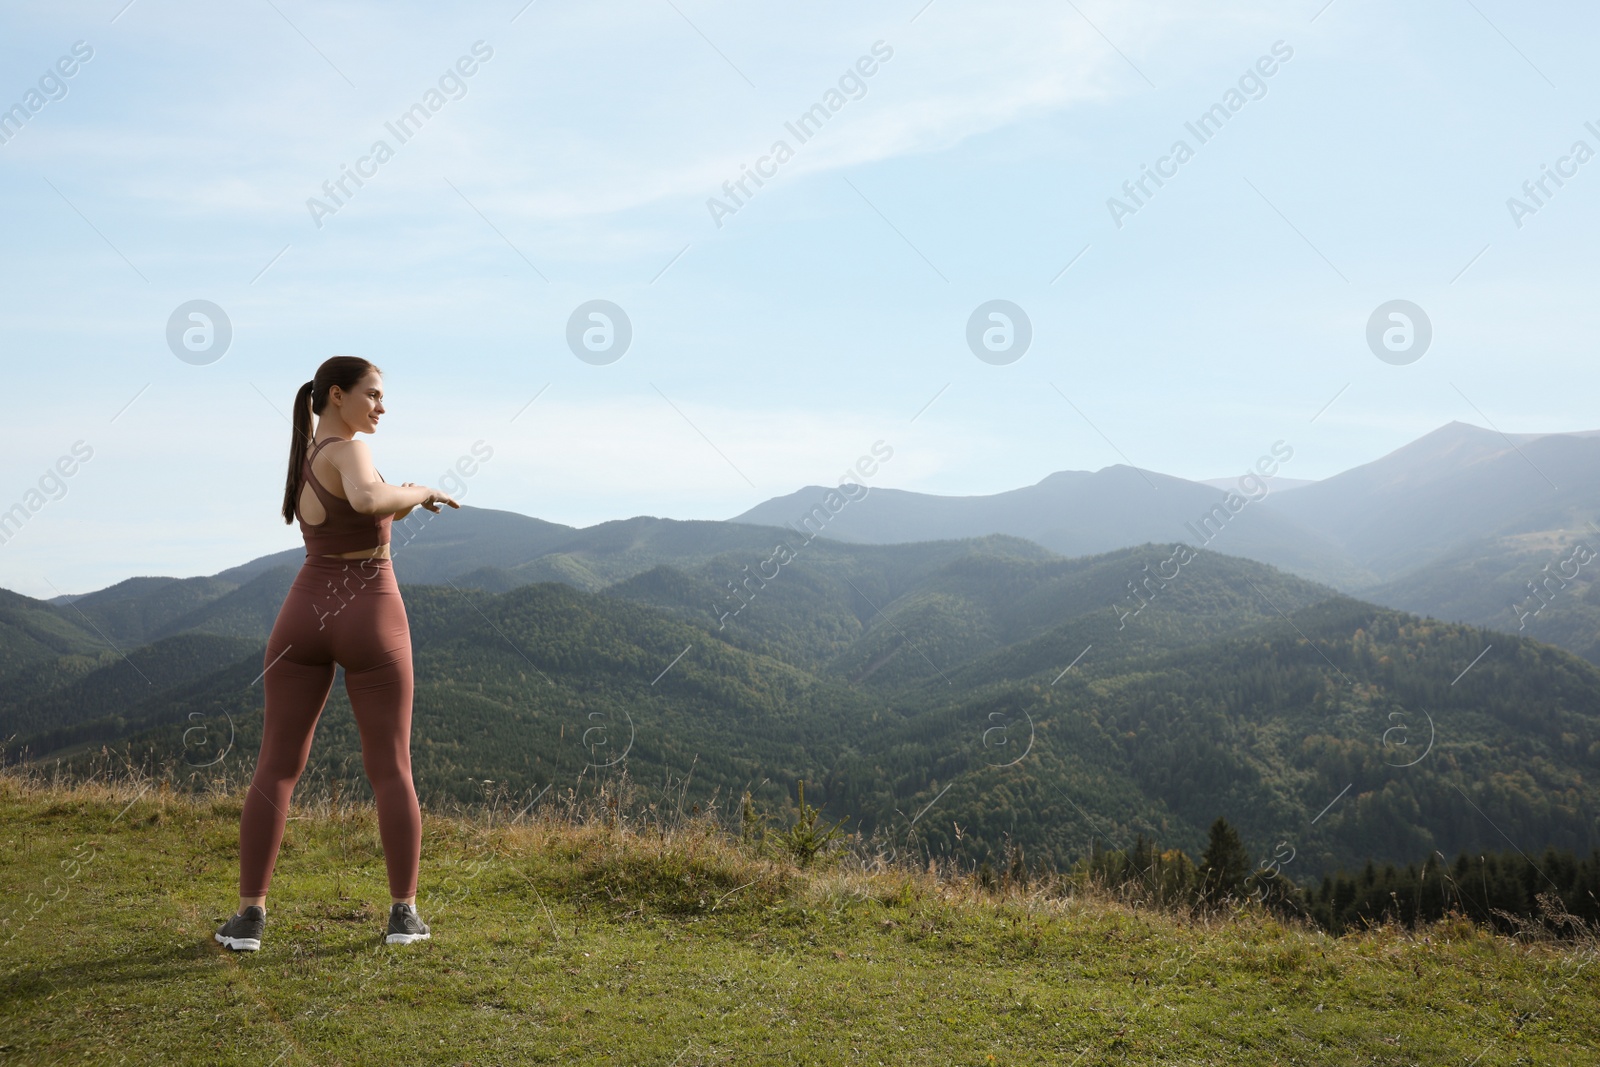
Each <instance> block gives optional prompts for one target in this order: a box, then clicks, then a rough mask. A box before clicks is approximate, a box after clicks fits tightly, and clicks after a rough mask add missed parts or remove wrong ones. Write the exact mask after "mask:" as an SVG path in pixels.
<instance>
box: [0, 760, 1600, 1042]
mask: <svg viewBox="0 0 1600 1067" xmlns="http://www.w3.org/2000/svg"><path fill="white" fill-rule="evenodd" d="M241 799H242V798H241V795H240V794H239V793H238V791H237V790H226V791H225V790H216V791H213V792H211V793H208V794H201V795H187V794H180V793H175V792H172V791H170V790H169V789H167V788H166V787H164V786H163V785H161V784H160V783H159V782H156V781H153V780H148V779H146V780H143V781H140V780H127V779H124V780H116V781H106V780H98V781H91V782H87V783H84V782H78V783H76V784H72V783H68V782H65V781H60V780H58V781H49V780H45V779H44V778H42V777H39V776H37V775H33V774H30V773H24V772H17V771H13V772H8V773H7V774H5V775H4V776H0V842H3V843H4V852H3V855H4V856H5V862H4V863H3V864H0V902H3V903H0V923H3V925H0V1063H3V1064H56V1063H63V1064H65V1063H74V1064H77V1063H98V1064H146V1063H163V1064H165V1063H204V1064H247V1065H252V1067H265V1065H268V1064H292V1063H318V1064H360V1063H382V1064H390V1065H395V1067H399V1065H407V1064H473V1065H487V1064H526V1063H575V1062H581V1063H594V1064H629V1065H635V1064H662V1065H669V1064H670V1065H676V1067H688V1065H691V1064H740V1063H782V1064H888V1065H900V1064H934V1063H937V1064H973V1065H991V1064H1035V1063H1037V1064H1047V1063H1048V1064H1078V1063H1083V1064H1091V1063H1094V1064H1099V1063H1114V1064H1155V1063H1162V1064H1230V1065H1233V1064H1245V1065H1253V1064H1350V1063H1362V1064H1396V1065H1399V1064H1447V1063H1448V1064H1475V1065H1478V1067H1495V1065H1509V1064H1592V1063H1595V1062H1596V1061H1597V1053H1596V1051H1595V1050H1596V1048H1597V1047H1600V1022H1597V1020H1596V1017H1595V1013H1594V1011H1593V1005H1594V1004H1595V1002H1596V997H1597V995H1600V967H1596V966H1595V965H1594V962H1595V958H1596V954H1597V942H1596V940H1595V937H1594V934H1593V932H1592V931H1584V932H1582V933H1581V934H1580V935H1579V936H1577V937H1575V938H1574V937H1569V938H1567V939H1565V940H1561V941H1553V940H1550V939H1549V938H1548V937H1546V936H1545V935H1543V934H1540V933H1539V932H1538V929H1537V928H1536V927H1532V926H1529V927H1528V928H1526V929H1525V930H1524V931H1523V933H1522V934H1521V935H1520V936H1506V935H1503V934H1497V933H1493V932H1489V931H1487V930H1485V929H1482V928H1479V927H1475V926H1473V925H1472V924H1471V923H1469V922H1466V921H1464V920H1461V919H1459V918H1454V919H1450V920H1446V921H1443V922H1439V923H1434V924H1431V925H1425V926H1419V927H1417V928H1414V929H1404V928H1399V927H1394V926H1383V927H1377V928H1371V929H1366V930H1362V931H1359V932H1355V933H1349V934H1346V935H1344V936H1339V937H1334V936H1330V935H1328V934H1326V933H1323V932H1320V931H1317V930H1315V929H1313V928H1311V927H1310V926H1306V925H1300V924H1297V923H1295V922H1292V921H1284V920H1282V919H1279V918H1275V917H1273V916H1271V915H1269V914H1267V913H1264V912H1262V911H1260V910H1258V909H1255V908H1254V907H1252V906H1248V905H1244V906H1227V907H1224V908H1222V909H1220V910H1216V911H1213V912H1211V913H1201V912H1197V911H1194V910H1192V909H1157V908H1154V907H1149V906H1143V905H1139V904H1136V903H1133V902H1130V900H1129V899H1127V898H1119V897H1118V896H1117V895H1116V894H1113V893H1111V892H1110V891H1108V890H1106V889H1103V888H1097V887H1095V886H1093V885H1083V884H1075V883H1072V882H1069V881H1066V880H1064V879H1063V878H1061V877H1057V876H1047V877H1043V878H1039V877H1035V878H1032V879H1029V880H1028V881H1026V882H1021V881H1012V880H1010V879H1008V878H1005V877H1002V878H1000V879H999V880H998V881H995V882H993V884H992V885H991V886H990V887H988V888H985V887H984V886H982V885H980V884H979V882H978V880H977V879H975V878H974V877H972V876H971V875H970V874H967V873H963V872H961V871H958V870H955V869H953V868H950V867H941V866H940V865H938V864H933V865H930V866H929V867H927V868H922V867H919V866H905V865H903V864H900V863H896V862H893V861H891V860H890V859H889V858H888V857H887V856H886V855H885V854H884V853H883V852H882V851H881V850H878V851H875V852H869V851H868V850H866V849H865V848H863V847H862V846H861V845H860V844H859V843H858V842H857V843H852V842H848V841H846V842H843V843H842V845H843V847H840V848H838V849H836V850H833V851H827V852H824V853H823V854H822V855H821V856H819V858H817V859H816V860H815V861H814V862H812V863H810V864H808V865H806V866H803V867H802V866H799V865H797V864H796V862H795V861H794V855H793V853H792V852H790V851H788V850H786V849H784V848H782V847H778V846H777V845H776V844H775V838H773V837H771V836H769V837H767V838H765V839H762V838H758V837H756V836H755V835H749V836H741V834H740V833H739V832H738V831H736V830H735V829H732V828H731V827H732V825H733V824H732V823H731V822H730V821H729V820H728V819H727V818H726V816H725V814H724V813H721V812H718V811H715V810H706V809H700V810H696V807H697V806H696V805H692V804H691V805H685V806H683V807H680V808H674V807H672V806H671V805H659V804H643V805H635V804H633V803H632V802H631V799H630V798H629V797H628V796H626V795H625V794H624V793H619V792H614V791H610V790H602V791H600V792H598V793H596V794H594V795H592V796H588V797H580V796H578V795H577V794H574V793H572V792H569V793H568V794H567V796H565V797H559V796H552V797H548V798H546V800H545V801H544V802H543V803H542V804H541V805H539V806H536V807H535V808H533V809H531V810H527V811H517V810H514V809H512V808H509V807H505V806H502V805H498V804H495V803H488V804H483V805H478V806H475V807H471V808H468V807H465V806H463V807H460V808H458V809H456V810H451V811H430V812H427V813H425V816H424V838H423V858H422V891H421V894H420V896H419V900H418V908H419V911H420V912H421V914H422V915H423V917H424V918H426V919H427V920H428V921H429V922H430V924H431V925H432V927H433V929H434V937H433V939H432V940H431V941H428V942H422V943H419V944H417V945H412V946H407V947H406V948H403V949H401V948H388V947H385V946H383V945H382V943H381V931H382V924H383V919H384V913H385V910H386V905H387V896H386V893H385V892H384V888H383V863H382V856H381V853H380V851H379V848H378V843H377V841H378V839H377V827H376V822H375V818H374V816H373V813H372V811H371V809H370V808H369V807H368V806H367V805H365V804H363V803H360V802H355V803H352V802H351V801H350V800H349V799H348V798H340V797H338V796H337V795H329V794H327V793H326V792H324V793H321V794H320V795H319V794H318V793H317V791H316V790H314V789H306V790H305V791H304V792H303V793H302V795H301V798H300V801H299V802H298V803H297V804H296V807H295V809H294V810H293V811H292V812H291V819H290V822H289V830H288V834H287V836H286V838H285V842H284V846H283V851H282V854H281V856H280V859H279V863H278V869H277V875H276V878H275V881H274V884H273V892H272V896H271V898H270V900H269V902H268V919H267V930H266V934H265V938H264V942H263V948H262V950H261V951H260V952H259V953H254V954H248V953H247V954H241V955H232V954H229V953H227V952H226V951H225V950H223V949H221V948H220V947H219V946H218V945H217V944H215V943H214V942H213V941H212V938H211V933H212V930H213V929H214V927H215V925H216V924H217V923H219V922H220V921H221V919H222V918H224V917H225V916H226V915H227V914H228V913H229V912H230V911H231V909H232V907H233V905H234V903H235V899H234V894H235V892H236V876H237V866H236V864H237V844H238V836H237V835H238V815H239V808H240V802H241Z"/></svg>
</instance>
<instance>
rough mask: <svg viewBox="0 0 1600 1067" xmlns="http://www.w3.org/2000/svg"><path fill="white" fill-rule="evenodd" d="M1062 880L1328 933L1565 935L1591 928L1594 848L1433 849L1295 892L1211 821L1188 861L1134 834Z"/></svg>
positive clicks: (1597, 910)
mask: <svg viewBox="0 0 1600 1067" xmlns="http://www.w3.org/2000/svg"><path fill="white" fill-rule="evenodd" d="M1072 874H1073V877H1074V879H1075V880H1077V881H1079V882H1080V883H1090V882H1092V883H1097V884H1100V885H1105V886H1108V887H1111V888H1115V889H1118V890H1121V891H1123V892H1125V893H1127V894H1128V895H1130V896H1131V897H1132V898H1134V899H1137V900H1141V901H1145V902H1148V903H1152V904H1156V905H1160V906H1175V905H1188V906H1196V907H1221V906H1226V905H1229V904H1236V903H1243V902H1246V901H1255V902H1256V903H1259V904H1261V905H1263V906H1265V907H1268V908H1270V909H1272V910H1274V911H1277V912H1280V913H1282V914H1286V915H1298V916H1301V917H1304V918H1309V919H1310V920H1312V921H1313V922H1315V923H1316V924H1317V925H1318V926H1321V927H1322V928H1323V929H1325V930H1328V931H1330V932H1332V933H1343V932H1345V931H1347V930H1352V929H1360V928H1363V927H1366V926H1372V925H1377V924H1380V923H1387V922H1396V923H1400V924H1401V925H1404V926H1414V925H1416V924H1418V923H1428V922H1433V921H1436V920H1439V919H1444V918H1447V917H1449V916H1452V915H1458V916H1462V917H1464V918H1467V919H1470V920H1471V921H1473V922H1476V923H1479V924H1481V925H1485V926H1492V927H1494V928H1495V929H1497V930H1499V931H1501V932H1503V933H1516V932H1519V931H1521V930H1524V929H1526V928H1528V927H1529V926H1530V925H1536V926H1542V927H1544V928H1545V929H1547V930H1549V931H1550V932H1552V933H1556V934H1560V933H1563V932H1566V933H1572V932H1575V931H1574V930H1570V929H1566V928H1567V927H1570V926H1572V924H1573V923H1574V921H1576V922H1580V923H1585V924H1593V925H1600V849H1594V850H1592V851H1591V852H1590V853H1589V856H1588V857H1587V858H1586V859H1580V858H1578V856H1577V855H1576V854H1574V853H1573V852H1571V851H1567V850H1561V849H1556V848H1548V849H1546V850H1545V851H1544V853H1543V854H1542V855H1541V856H1540V857H1539V858H1538V859H1537V860H1534V859H1533V858H1531V857H1529V856H1527V855H1525V854H1524V853H1522V852H1520V851H1517V850H1515V849H1512V850H1508V851H1504V852H1500V853H1480V854H1469V853H1465V852H1463V853H1461V854H1460V855H1458V856H1457V857H1456V858H1455V860H1454V862H1451V861H1450V860H1448V859H1446V858H1445V857H1444V855H1443V854H1441V853H1439V852H1434V853H1433V854H1431V855H1430V856H1428V857H1427V858H1426V859H1424V860H1423V861H1422V862H1420V863H1409V864H1407V865H1406V866H1405V867H1403V868H1401V867H1397V866H1396V865H1395V864H1392V863H1387V864H1384V865H1382V866H1381V867H1380V866H1379V865H1377V864H1376V863H1374V862H1373V861H1371V860H1368V861H1367V863H1366V866H1365V867H1364V868H1363V869H1362V870H1361V871H1359V872H1357V873H1354V874H1351V873H1348V872H1345V871H1343V870H1341V871H1340V872H1339V873H1337V874H1333V875H1329V876H1327V877H1324V878H1323V879H1322V882H1321V884H1320V885H1309V886H1300V885H1296V884H1295V883H1294V882H1293V881H1292V880H1291V879H1290V878H1289V877H1288V876H1286V875H1285V874H1284V873H1283V872H1282V871H1281V870H1280V869H1279V866H1278V864H1277V863H1275V862H1273V861H1272V860H1271V859H1266V860H1263V861H1261V862H1254V861H1252V859H1251V856H1250V853H1249V851H1248V850H1247V849H1246V848H1245V845H1244V842H1243V840H1242V839H1241V838H1240V837H1239V834H1238V832H1237V831H1236V830H1235V829H1234V828H1233V827H1232V826H1230V825H1229V824H1228V821H1227V820H1226V819H1221V818H1219V819H1217V820H1216V822H1214V823H1212V824H1211V830H1210V835H1209V838H1208V840H1207V843H1206V848H1205V851H1204V852H1203V853H1201V855H1200V858H1199V859H1198V860H1193V859H1191V858H1190V857H1189V856H1188V855H1187V854H1186V853H1184V852H1183V851H1182V850H1181V849H1161V848H1158V847H1157V846H1156V845H1155V844H1154V843H1153V842H1151V841H1149V840H1147V839H1146V838H1145V837H1144V835H1142V834H1141V835H1139V837H1138V839H1137V840H1136V841H1135V843H1134V846H1133V848H1131V849H1106V848H1103V847H1100V846H1099V845H1098V844H1096V845H1093V846H1091V848H1090V852H1089V854H1088V855H1087V856H1085V857H1083V858H1082V859H1080V860H1079V861H1078V862H1077V863H1076V864H1075V865H1074V867H1073V871H1072Z"/></svg>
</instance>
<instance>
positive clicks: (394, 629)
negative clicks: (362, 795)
mask: <svg viewBox="0 0 1600 1067" xmlns="http://www.w3.org/2000/svg"><path fill="white" fill-rule="evenodd" d="M351 606H352V608H355V609H358V611H359V617H360V620H361V624H360V625H359V626H352V627H350V628H348V629H341V632H340V635H339V636H340V642H339V651H340V653H341V655H340V662H341V663H343V664H344V665H345V668H344V686H345V691H346V692H347V693H349V694H350V710H351V711H352V712H353V713H354V715H355V720H356V726H357V728H358V729H359V730H360V731H361V762H362V765H363V766H364V767H365V769H366V772H367V780H368V781H369V782H371V783H372V797H373V801H374V802H375V804H376V806H377V809H378V836H379V837H380V838H381V839H382V841H383V859H384V865H385V867H386V868H387V871H388V877H389V895H390V897H391V899H392V900H393V901H395V902H397V903H398V902H404V903H407V904H411V903H414V902H415V901H416V895H417V867H418V864H419V862H420V859H421V855H422V812H421V811H420V809H419V808H418V805H417V793H416V788H415V786H414V785H413V784H412V780H411V701H412V693H413V674H412V663H411V628H410V624H409V621H408V620H407V618H406V610H405V605H404V603H403V602H402V601H401V599H400V589H399V586H398V585H397V584H396V583H395V579H394V572H393V570H392V569H391V568H390V567H389V565H388V563H387V561H385V564H384V566H383V568H382V570H381V572H380V573H378V574H377V575H375V576H374V577H373V578H372V579H371V580H370V581H369V584H368V585H367V586H365V587H363V588H362V590H361V592H360V594H359V595H358V596H357V597H356V598H355V600H354V601H352V605H351ZM347 641H348V642H349V647H348V648H347V646H346V642H347ZM346 653H348V654H346Z"/></svg>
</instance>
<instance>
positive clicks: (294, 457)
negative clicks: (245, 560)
mask: <svg viewBox="0 0 1600 1067" xmlns="http://www.w3.org/2000/svg"><path fill="white" fill-rule="evenodd" d="M373 371H377V373H379V374H382V373H383V372H382V371H380V370H378V366H377V364H375V363H372V362H370V361H368V360H365V359H362V358H361V357H360V356H332V357H330V358H328V359H325V360H323V361H322V366H320V367H318V368H317V374H316V377H314V378H312V379H311V380H310V381H309V382H307V383H306V384H304V385H302V386H301V387H300V391H299V392H297V393H295V395H294V438H293V439H292V440H291V441H290V442H289V477H288V480H287V481H286V482H285V483H284V488H283V521H284V522H285V523H291V522H293V521H294V508H295V503H296V501H297V500H298V499H299V497H300V468H301V467H302V466H304V465H305V460H306V454H307V453H308V452H310V450H311V416H313V415H320V414H322V409H323V408H325V407H327V406H328V390H329V389H332V388H333V387H334V386H336V385H337V386H338V387H339V388H340V389H343V390H344V391H345V392H347V393H348V392H350V391H352V390H354V389H355V387H356V384H357V383H358V382H360V381H361V379H362V378H365V377H366V376H367V374H368V373H370V372H373Z"/></svg>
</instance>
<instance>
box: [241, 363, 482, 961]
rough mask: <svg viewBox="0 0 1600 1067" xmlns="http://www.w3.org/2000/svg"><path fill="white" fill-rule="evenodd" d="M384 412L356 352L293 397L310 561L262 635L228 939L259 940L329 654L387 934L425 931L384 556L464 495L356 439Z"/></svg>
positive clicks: (406, 652) (326, 681) (400, 612)
mask: <svg viewBox="0 0 1600 1067" xmlns="http://www.w3.org/2000/svg"><path fill="white" fill-rule="evenodd" d="M383 412H384V406H383V379H382V377H381V376H380V372H379V370H378V368H377V367H376V366H374V365H373V364H371V363H369V362H367V361H366V360H364V359H360V358H358V357H355V356H334V357H333V358H332V359H329V360H327V361H326V362H325V363H323V364H322V366H320V367H318V368H317V376H316V377H315V378H313V379H312V380H311V381H309V382H307V383H306V384H305V385H302V386H301V387H300V391H299V393H298V394H296V396H295V402H294V438H293V442H292V444H291V445H290V448H289V477H288V483H287V485H286V486H285V489H284V494H283V521H284V522H286V523H287V522H292V521H294V519H295V518H296V517H297V516H298V518H299V520H300V532H301V534H302V535H303V536H304V537H305V542H306V559H305V563H304V564H303V565H302V566H301V568H300V573H299V574H298V575H296V576H295V580H294V584H293V585H292V586H291V587H290V588H289V595H288V596H287V597H286V598H284V602H283V607H282V608H281V609H279V611H278V618H277V621H276V622H275V623H274V624H273V627H272V636H271V637H269V638H268V639H267V651H266V655H265V657H264V660H265V665H266V668H265V672H264V674H263V677H264V679H265V690H266V711H265V713H264V716H263V726H262V733H261V754H260V756H259V758H258V759H257V761H256V770H255V777H254V779H253V780H252V781H251V783H250V791H249V793H248V795H247V796H246V797H245V802H244V811H243V813H242V814H241V815H240V817H239V910H238V911H237V912H236V913H234V915H233V916H232V917H231V918H230V919H229V920H228V921H227V922H226V923H224V924H223V926H222V928H221V929H220V930H218V931H217V933H216V939H217V940H218V941H220V942H221V943H222V944H223V945H226V946H227V947H228V948H230V949H235V950H238V951H248V952H253V951H255V950H256V949H259V948H260V947H261V933H262V929H263V927H264V926H265V924H266V902H267V887H268V884H269V883H270V882H271V881H272V868H273V864H274V863H275V862H276V860H277V857H278V846H279V845H280V844H281V843H282V841H283V825H284V819H285V818H286V816H287V812H288V809H289V797H290V794H292V793H293V792H294V786H295V783H296V782H297V781H299V779H300V773H301V772H302V771H303V770H305V766H306V757H307V756H308V755H310V752H311V735H312V732H313V731H314V730H315V729H316V725H317V719H318V717H320V716H321V714H322V707H323V704H324V703H325V702H326V701H327V699H328V693H329V692H330V691H331V690H332V689H333V674H334V666H335V664H338V665H342V666H343V667H344V685H345V691H346V692H347V693H348V694H349V695H350V708H351V710H352V711H353V712H354V713H355V719H356V726H357V728H358V729H359V730H360V733H361V762H362V764H363V766H364V767H365V769H366V772H367V780H368V781H370V782H371V783H372V794H373V797H374V799H375V800H376V802H377V808H378V836H379V837H380V838H381V839H382V841H383V857H384V864H385V866H386V867H387V868H388V875H389V895H390V897H391V898H392V903H391V905H390V908H389V929H388V931H387V933H386V934H385V936H384V940H385V941H386V942H387V943H388V944H391V945H394V944H401V945H404V944H410V943H411V942H413V941H420V940H422V939H424V938H426V937H428V936H429V931H428V927H427V924H426V923H424V922H423V921H422V920H421V919H420V918H418V917H417V911H416V899H417V897H416V893H417V863H418V859H419V857H420V854H421V851H422V814H421V812H420V810H419V809H418V807H417V794H416V790H415V788H414V787H413V786H412V783H411V696H412V675H411V627H410V624H409V622H408V621H407V619H406V609H405V605H404V604H403V603H401V600H400V587H399V585H397V584H396V582H395V577H394V566H393V564H392V563H391V561H390V556H389V527H390V524H391V523H392V522H393V521H394V520H396V519H404V518H405V517H406V516H407V515H409V514H410V513H411V511H412V509H413V508H415V507H417V506H418V505H421V506H422V507H425V508H427V509H428V510H429V511H432V512H438V511H439V506H440V505H441V504H449V505H450V506H451V507H453V508H459V507H460V506H461V505H460V504H457V503H456V502H455V500H453V499H451V498H450V497H449V496H447V495H446V494H444V493H441V492H440V491H439V490H437V489H430V488H428V487H427V486H425V485H416V484H415V483H413V482H404V483H402V484H400V485H398V486H394V485H390V484H389V483H387V482H385V481H384V480H383V475H381V474H379V473H378V471H377V469H376V468H374V467H373V465H372V453H371V451H370V450H369V449H368V447H367V444H366V442H365V441H357V440H356V439H355V437H356V434H358V433H375V432H377V429H378V419H379V417H380V416H382V415H383ZM312 415H316V416H317V427H316V430H315V432H312V430H311V416H312Z"/></svg>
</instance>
